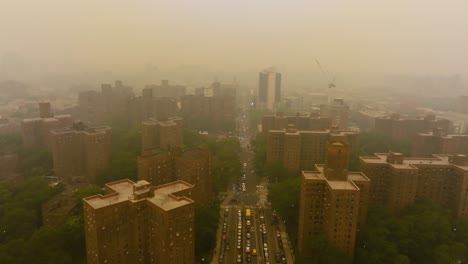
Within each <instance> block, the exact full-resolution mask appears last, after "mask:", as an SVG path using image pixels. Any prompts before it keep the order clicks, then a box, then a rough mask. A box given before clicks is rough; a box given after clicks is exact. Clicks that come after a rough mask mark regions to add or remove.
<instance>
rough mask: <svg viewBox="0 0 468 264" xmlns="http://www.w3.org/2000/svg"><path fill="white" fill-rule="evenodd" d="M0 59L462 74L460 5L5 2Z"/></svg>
mask: <svg viewBox="0 0 468 264" xmlns="http://www.w3.org/2000/svg"><path fill="white" fill-rule="evenodd" d="M0 5H1V8H0V22H1V23H0V31H1V32H2V37H1V42H0V54H6V53H10V52H13V53H15V54H18V55H19V56H21V57H22V58H23V60H24V63H25V68H26V69H27V70H28V71H30V72H34V73H53V72H70V71H71V72H74V71H78V72H79V71H92V70H111V71H115V72H120V73H122V72H135V71H140V70H142V68H143V66H144V64H145V63H147V62H151V63H153V64H155V65H157V66H158V67H177V66H181V65H189V66H192V65H196V66H201V67H204V68H206V69H208V70H209V69H211V70H218V71H219V70H220V69H222V70H224V71H239V70H245V69H257V68H262V67H266V66H268V65H283V66H285V67H286V68H287V69H288V70H291V69H292V70H299V71H302V72H307V71H317V68H316V66H315V61H314V59H315V58H318V59H319V60H321V61H323V63H324V64H326V65H328V67H329V68H330V70H333V71H335V72H351V73H385V74H424V75H454V74H464V75H466V74H467V69H468V60H467V56H468V55H467V52H466V49H465V48H466V46H467V45H468V29H467V27H466V25H467V24H468V17H467V16H466V10H468V3H467V2H466V1H458V0H449V1H435V0H434V1H433V0H429V1H427V0H417V1H404V0H397V1H390V2H389V1H371V0H358V1H337V0H332V1H270V0H261V1H244V0H241V1H214V0H201V1H143V0H138V1H120V0H117V1H109V0H105V1H89V0H86V1H79V2H73V3H70V2H64V1H57V0H43V1H25V0H15V1H10V0H4V1H2V3H1V4H0Z"/></svg>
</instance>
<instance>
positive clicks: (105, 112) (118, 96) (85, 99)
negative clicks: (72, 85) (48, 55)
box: [78, 81, 135, 125]
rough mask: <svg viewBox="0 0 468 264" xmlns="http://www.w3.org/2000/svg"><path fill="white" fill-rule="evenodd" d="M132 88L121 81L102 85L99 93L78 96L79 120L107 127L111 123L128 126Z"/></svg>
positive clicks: (86, 93) (84, 93)
mask: <svg viewBox="0 0 468 264" xmlns="http://www.w3.org/2000/svg"><path fill="white" fill-rule="evenodd" d="M134 97H135V95H134V93H133V88H132V87H130V86H125V85H123V84H122V82H121V81H115V84H114V86H112V85H111V84H102V85H101V91H100V92H98V91H85V92H81V93H80V94H79V96H78V116H79V118H80V120H82V121H85V122H86V123H90V124H93V125H109V124H110V123H113V122H123V123H125V124H126V125H128V124H129V118H130V116H129V114H130V113H131V111H130V101H131V100H132V98H134Z"/></svg>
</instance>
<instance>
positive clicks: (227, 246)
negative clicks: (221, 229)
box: [226, 242, 231, 250]
mask: <svg viewBox="0 0 468 264" xmlns="http://www.w3.org/2000/svg"><path fill="white" fill-rule="evenodd" d="M230 249H231V247H230V246H229V242H226V250H230Z"/></svg>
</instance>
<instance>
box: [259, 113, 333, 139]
mask: <svg viewBox="0 0 468 264" xmlns="http://www.w3.org/2000/svg"><path fill="white" fill-rule="evenodd" d="M290 124H292V125H294V127H295V128H296V129H297V130H310V131H322V130H327V129H331V128H332V119H331V118H330V117H319V116H318V115H315V114H310V115H309V116H304V115H299V114H297V115H295V116H286V115H284V114H283V113H281V112H277V113H276V114H274V115H264V116H263V118H262V133H264V134H268V131H270V130H283V129H286V128H288V125H290Z"/></svg>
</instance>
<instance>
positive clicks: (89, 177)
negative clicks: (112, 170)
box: [51, 122, 112, 183]
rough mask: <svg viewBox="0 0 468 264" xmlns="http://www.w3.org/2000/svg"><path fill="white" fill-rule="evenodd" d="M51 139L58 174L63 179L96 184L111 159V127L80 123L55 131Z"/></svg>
mask: <svg viewBox="0 0 468 264" xmlns="http://www.w3.org/2000/svg"><path fill="white" fill-rule="evenodd" d="M51 141H52V157H53V162H54V171H55V176H57V177H58V178H59V179H61V180H65V181H74V180H85V181H87V182H91V183H93V182H95V181H96V176H97V175H98V174H99V173H100V172H102V171H103V169H104V168H105V167H106V166H107V164H108V163H109V161H110V157H111V142H112V138H111V128H110V127H105V126H102V127H87V126H85V125H84V124H83V123H81V122H76V123H74V124H73V126H72V127H70V128H68V129H61V130H52V131H51Z"/></svg>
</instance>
